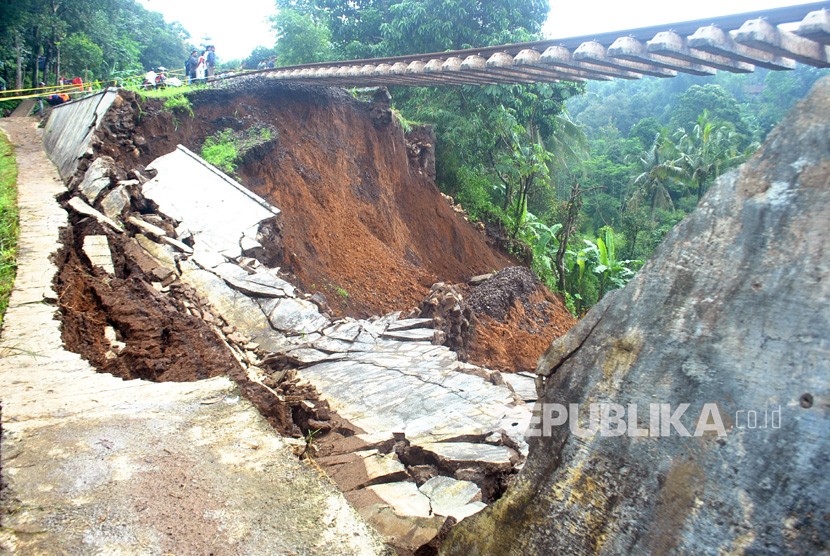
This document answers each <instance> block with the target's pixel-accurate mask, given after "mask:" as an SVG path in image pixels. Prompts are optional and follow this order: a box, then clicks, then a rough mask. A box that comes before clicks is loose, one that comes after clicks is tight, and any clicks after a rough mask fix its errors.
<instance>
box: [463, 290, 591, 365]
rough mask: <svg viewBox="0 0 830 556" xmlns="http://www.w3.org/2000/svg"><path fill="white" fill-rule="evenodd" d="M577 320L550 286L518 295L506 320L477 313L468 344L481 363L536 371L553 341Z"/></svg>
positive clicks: (469, 350)
mask: <svg viewBox="0 0 830 556" xmlns="http://www.w3.org/2000/svg"><path fill="white" fill-rule="evenodd" d="M574 324H576V319H575V318H573V317H572V316H571V315H570V313H568V311H567V309H565V307H564V305H563V304H562V301H560V299H559V298H558V297H556V296H555V295H553V294H552V293H550V291H548V290H547V288H544V289H539V290H538V291H536V292H533V293H532V294H530V296H528V298H527V300H525V301H522V300H519V299H516V300H515V301H514V302H513V305H512V306H511V307H510V310H509V311H508V312H507V315H506V316H505V318H504V319H503V320H498V319H495V318H493V317H491V316H489V315H487V314H486V313H485V314H481V315H476V316H475V317H474V319H473V326H472V330H473V332H472V336H471V338H470V342H469V344H468V346H467V353H468V357H469V358H470V360H471V361H474V362H475V363H476V364H478V365H483V366H485V367H489V368H491V369H497V370H500V371H507V372H519V371H526V372H533V371H535V370H536V362H537V360H538V359H539V357H540V356H541V355H542V354H543V353H545V350H547V349H548V347H549V346H550V344H551V342H552V341H553V340H554V339H556V338H558V337H559V336H562V335H563V334H565V333H566V332H567V331H568V330H570V328H571V327H572V326H573V325H574Z"/></svg>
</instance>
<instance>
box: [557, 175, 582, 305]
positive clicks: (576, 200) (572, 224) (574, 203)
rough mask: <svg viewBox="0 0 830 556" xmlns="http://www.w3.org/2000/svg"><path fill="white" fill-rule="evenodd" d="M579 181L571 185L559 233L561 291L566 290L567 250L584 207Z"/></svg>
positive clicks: (558, 252) (558, 272) (558, 250)
mask: <svg viewBox="0 0 830 556" xmlns="http://www.w3.org/2000/svg"><path fill="white" fill-rule="evenodd" d="M581 187H582V186H581V185H580V184H579V182H577V183H575V184H574V185H573V187H571V196H570V198H569V199H568V204H567V211H566V215H565V222H564V223H563V224H562V230H561V231H560V234H559V249H557V251H556V261H555V264H556V274H557V282H556V286H557V288H558V289H559V291H561V292H564V291H565V252H566V251H567V250H568V241H569V240H570V238H571V234H573V232H574V230H575V229H576V219H577V218H578V217H579V211H580V209H581V208H582V191H581Z"/></svg>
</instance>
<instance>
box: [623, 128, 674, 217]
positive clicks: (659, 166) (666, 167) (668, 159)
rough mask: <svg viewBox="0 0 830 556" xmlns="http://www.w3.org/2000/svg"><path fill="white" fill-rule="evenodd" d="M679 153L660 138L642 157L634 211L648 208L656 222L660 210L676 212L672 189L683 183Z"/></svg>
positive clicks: (631, 199) (631, 201)
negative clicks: (674, 185) (672, 185)
mask: <svg viewBox="0 0 830 556" xmlns="http://www.w3.org/2000/svg"><path fill="white" fill-rule="evenodd" d="M676 157H677V149H676V147H675V145H674V144H673V143H672V142H671V140H669V139H668V138H667V137H665V136H663V135H658V136H657V137H655V138H654V142H653V144H652V145H651V148H650V149H649V150H647V151H646V152H644V153H643V154H642V155H641V156H640V157H639V160H638V162H639V165H640V169H639V172H640V173H639V174H638V175H637V176H636V177H635V178H634V180H633V186H634V192H633V194H632V195H631V196H630V197H629V199H628V201H627V203H626V204H627V205H629V206H631V207H632V208H636V207H639V206H642V205H643V204H645V205H647V206H648V208H649V215H650V216H651V217H652V218H654V211H655V210H656V209H657V208H665V209H669V210H673V209H674V203H673V202H672V198H671V195H670V193H669V185H671V184H675V183H678V182H680V181H681V180H682V179H683V177H684V173H683V169H682V168H681V167H680V165H679V164H678V162H677V158H676Z"/></svg>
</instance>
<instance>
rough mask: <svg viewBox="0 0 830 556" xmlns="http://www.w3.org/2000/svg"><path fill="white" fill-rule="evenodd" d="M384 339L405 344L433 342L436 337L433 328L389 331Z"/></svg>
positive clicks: (385, 333) (384, 334)
mask: <svg viewBox="0 0 830 556" xmlns="http://www.w3.org/2000/svg"><path fill="white" fill-rule="evenodd" d="M382 336H383V337H384V338H390V339H392V340H400V341H403V342H431V341H432V339H433V338H434V337H435V330H433V329H431V328H415V329H412V330H387V331H386V332H384V333H383V334H382Z"/></svg>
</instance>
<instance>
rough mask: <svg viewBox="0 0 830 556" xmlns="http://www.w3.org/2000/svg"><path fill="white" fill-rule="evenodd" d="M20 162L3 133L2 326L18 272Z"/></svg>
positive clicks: (0, 218)
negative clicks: (18, 163) (18, 185)
mask: <svg viewBox="0 0 830 556" xmlns="http://www.w3.org/2000/svg"><path fill="white" fill-rule="evenodd" d="M17 235H18V214H17V163H16V161H15V157H14V149H13V148H12V145H11V143H9V140H8V139H7V138H6V136H5V135H3V134H2V133H0V327H2V324H3V315H5V313H6V307H8V303H9V296H10V295H11V291H12V287H13V286H14V278H15V275H16V273H17Z"/></svg>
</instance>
